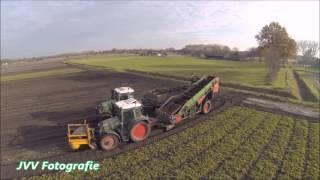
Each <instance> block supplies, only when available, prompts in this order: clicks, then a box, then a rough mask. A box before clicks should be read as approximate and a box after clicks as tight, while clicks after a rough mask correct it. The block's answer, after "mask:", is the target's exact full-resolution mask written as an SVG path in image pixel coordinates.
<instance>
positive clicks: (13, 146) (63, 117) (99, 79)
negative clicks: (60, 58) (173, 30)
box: [1, 71, 181, 164]
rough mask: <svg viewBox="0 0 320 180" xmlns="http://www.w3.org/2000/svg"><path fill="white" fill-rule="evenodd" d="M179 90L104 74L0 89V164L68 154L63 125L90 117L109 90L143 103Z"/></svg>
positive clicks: (160, 83) (161, 83)
mask: <svg viewBox="0 0 320 180" xmlns="http://www.w3.org/2000/svg"><path fill="white" fill-rule="evenodd" d="M178 85H181V83H177V82H174V81H168V80H161V79H155V78H151V77H143V76H139V75H133V74H128V73H116V72H108V71H86V72H82V73H77V74H71V75H66V76H59V77H58V76H57V77H49V78H39V79H31V80H23V81H13V82H8V83H2V85H1V150H2V156H1V158H2V159H1V161H2V163H3V164H6V163H9V162H15V161H17V160H22V159H34V158H39V157H42V158H43V157H48V156H52V155H56V154H59V153H64V152H66V151H69V149H68V146H67V144H66V125H67V123H70V122H75V120H81V121H82V120H83V119H85V118H86V117H90V116H91V117H92V115H94V114H95V106H96V104H97V103H98V102H100V101H102V100H105V99H109V97H110V91H111V89H112V88H115V87H119V86H130V87H133V88H134V89H135V90H136V96H137V97H141V95H142V94H144V93H145V92H146V91H147V90H151V89H154V88H159V87H174V86H178Z"/></svg>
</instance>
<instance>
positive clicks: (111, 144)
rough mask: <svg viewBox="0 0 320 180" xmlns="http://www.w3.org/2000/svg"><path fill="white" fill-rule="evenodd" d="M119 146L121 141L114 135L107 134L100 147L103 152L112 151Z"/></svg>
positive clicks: (102, 138)
mask: <svg viewBox="0 0 320 180" xmlns="http://www.w3.org/2000/svg"><path fill="white" fill-rule="evenodd" d="M118 144H119V139H118V137H117V136H116V135H114V134H106V135H104V136H102V137H101V139H100V142H99V145H100V147H101V149H102V150H105V151H110V150H112V149H114V148H116V147H117V146H118Z"/></svg>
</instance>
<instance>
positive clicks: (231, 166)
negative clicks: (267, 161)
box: [212, 115, 279, 179]
mask: <svg viewBox="0 0 320 180" xmlns="http://www.w3.org/2000/svg"><path fill="white" fill-rule="evenodd" d="M278 122H279V120H278V119H276V118H274V116H273V115H270V117H268V119H266V120H264V122H263V125H262V127H261V128H259V129H257V130H256V131H255V133H254V134H253V136H250V137H249V138H248V140H247V141H246V142H245V143H244V144H241V145H240V146H239V148H238V149H237V150H236V151H234V152H233V154H232V155H231V156H229V157H228V158H226V159H225V160H224V162H223V164H222V166H220V167H219V169H217V171H215V172H214V175H213V176H212V177H213V178H215V179H220V178H223V177H224V176H225V175H228V176H230V177H232V178H233V179H240V178H241V177H242V176H243V175H244V174H247V173H248V170H249V168H250V166H251V165H252V164H253V163H254V161H255V160H256V159H257V158H258V157H259V154H260V153H261V151H263V150H264V147H265V146H266V144H267V143H268V142H269V141H270V140H271V139H272V134H273V133H275V128H276V126H277V124H278Z"/></svg>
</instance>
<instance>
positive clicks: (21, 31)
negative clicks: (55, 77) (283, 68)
mask: <svg viewBox="0 0 320 180" xmlns="http://www.w3.org/2000/svg"><path fill="white" fill-rule="evenodd" d="M1 5H2V6H1V51H2V56H3V55H4V56H5V57H24V56H29V57H30V56H39V55H47V54H55V53H61V52H68V51H80V50H90V49H111V48H113V47H116V48H148V47H151V48H165V47H176V48H181V47H182V46H184V45H185V44H190V43H192V44H194V43H207V44H209V43H220V44H226V45H229V46H231V47H234V46H236V47H238V48H239V49H241V50H243V49H246V48H248V47H251V46H256V40H255V39H254V36H255V34H257V33H258V32H259V31H260V29H261V28H262V27H263V26H264V25H266V24H269V23H270V22H271V21H278V22H279V23H280V24H281V25H283V26H285V27H286V28H287V31H288V33H289V34H290V35H291V36H292V37H293V38H294V39H296V40H304V39H311V40H319V2H318V1H307V2H306V1H303V2H297V1H281V2H276V1H246V2H234V1H224V2H221V1H218V2H217V1H201V2H196V1H188V2H181V1H174V2H168V1H164V2H162V1H156V2H145V1H142V2H141V1H136V2H128V1H124V2H108V1H107V2H105V1H104V2H100V1H94V2H88V1H85V2H61V1H58V2H52V1H48V2H37V1H30V2H7V1H5V2H1Z"/></svg>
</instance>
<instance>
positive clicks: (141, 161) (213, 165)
mask: <svg viewBox="0 0 320 180" xmlns="http://www.w3.org/2000/svg"><path fill="white" fill-rule="evenodd" d="M319 135H320V134H319V123H311V122H308V121H306V120H297V119H292V118H289V117H286V116H280V115H274V114H272V113H266V112H261V111H256V110H252V109H248V108H241V107H234V108H230V109H228V110H227V111H225V112H223V113H220V114H219V115H217V116H215V117H211V118H209V120H208V121H204V122H201V123H199V124H198V125H196V126H194V127H191V128H188V129H186V130H184V131H182V132H180V133H178V134H175V135H172V136H170V137H168V138H165V139H163V140H161V141H158V142H156V143H153V144H150V145H147V146H144V147H141V148H139V149H135V150H132V151H129V152H126V153H124V154H120V155H118V156H116V157H113V158H108V159H105V160H103V161H101V166H102V167H101V169H100V170H99V171H90V172H86V173H85V172H71V173H57V174H53V175H43V176H40V177H34V178H32V179H48V178H49V179H83V178H85V179H95V178H96V179H101V178H103V179H157V178H159V177H163V178H170V177H176V178H178V179H200V178H203V177H209V178H213V179H241V178H244V179H265V178H267V179H319V173H320V170H319V168H320V167H319V163H320V160H319V157H320V155H319V153H320V149H319V148H320V144H319Z"/></svg>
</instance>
